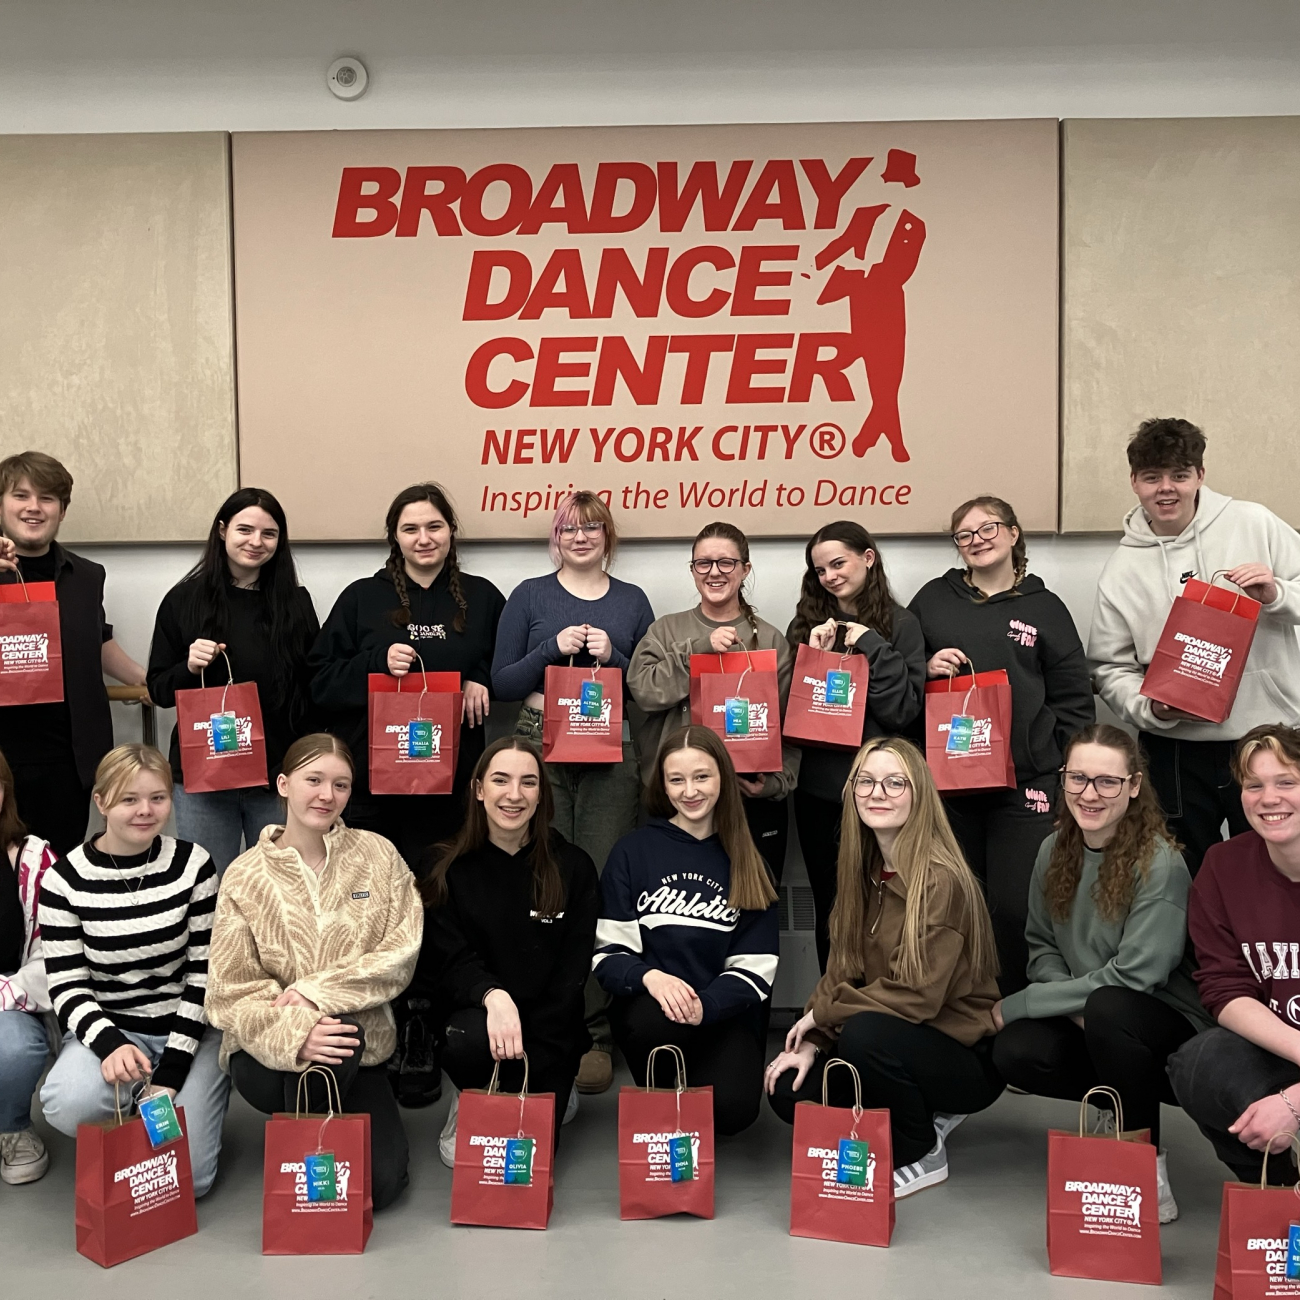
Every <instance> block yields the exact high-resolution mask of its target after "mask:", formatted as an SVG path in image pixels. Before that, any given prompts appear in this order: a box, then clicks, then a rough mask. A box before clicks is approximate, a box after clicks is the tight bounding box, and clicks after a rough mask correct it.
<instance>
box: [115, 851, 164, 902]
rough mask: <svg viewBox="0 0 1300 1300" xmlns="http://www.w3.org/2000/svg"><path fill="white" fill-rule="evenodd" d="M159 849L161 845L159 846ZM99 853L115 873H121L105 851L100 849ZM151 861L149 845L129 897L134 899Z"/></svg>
mask: <svg viewBox="0 0 1300 1300" xmlns="http://www.w3.org/2000/svg"><path fill="white" fill-rule="evenodd" d="M159 847H160V848H161V847H162V846H161V844H160V845H159ZM100 852H101V853H102V854H103V855H104V856H105V857H106V858H107V859H108V860H109V861H110V862H111V863H112V864H113V867H114V869H115V870H116V871H121V870H122V867H121V865H120V864H119V862H118V860H117V859H116V858H115V857H114V856H113V855H112V854H111V853H110V852H109V851H108V850H107V849H100ZM152 861H153V845H152V844H151V845H149V852H148V853H147V854H145V859H144V862H143V863H142V864H141V866H140V874H139V875H138V876H137V877H136V880H135V887H134V888H132V889H131V897H132V898H134V897H135V896H136V894H138V893H139V892H140V886H141V885H142V884H143V883H144V873H145V870H146V869H147V868H148V866H149V864H150V863H151V862H152Z"/></svg>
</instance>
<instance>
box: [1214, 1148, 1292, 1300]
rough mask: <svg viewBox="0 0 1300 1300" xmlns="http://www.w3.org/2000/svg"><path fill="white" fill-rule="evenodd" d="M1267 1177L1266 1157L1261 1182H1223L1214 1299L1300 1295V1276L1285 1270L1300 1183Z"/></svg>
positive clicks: (1264, 1299)
mask: <svg viewBox="0 0 1300 1300" xmlns="http://www.w3.org/2000/svg"><path fill="white" fill-rule="evenodd" d="M1286 1136H1287V1135H1286V1134H1285V1133H1279V1134H1278V1135H1277V1137H1275V1138H1273V1139H1271V1140H1270V1142H1269V1144H1268V1147H1267V1148H1266V1151H1267V1152H1271V1151H1272V1150H1273V1143H1274V1142H1276V1141H1277V1140H1278V1138H1282V1139H1285V1138H1286ZM1295 1141H1296V1139H1295V1138H1292V1139H1291V1142H1292V1143H1295ZM1267 1177H1268V1160H1267V1159H1265V1161H1264V1165H1263V1168H1262V1169H1261V1170H1260V1174H1259V1186H1258V1187H1256V1186H1255V1184H1254V1183H1224V1184H1223V1205H1222V1209H1221V1210H1220V1212H1219V1254H1218V1260H1217V1261H1216V1264H1215V1269H1214V1300H1271V1298H1272V1297H1274V1296H1300V1279H1292V1278H1288V1277H1287V1275H1286V1261H1287V1254H1288V1245H1289V1239H1290V1233H1291V1225H1292V1224H1293V1223H1300V1199H1298V1198H1300V1187H1269V1186H1267V1185H1266V1183H1265V1179H1267Z"/></svg>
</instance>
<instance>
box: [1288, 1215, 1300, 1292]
mask: <svg viewBox="0 0 1300 1300" xmlns="http://www.w3.org/2000/svg"><path fill="white" fill-rule="evenodd" d="M1286 1275H1287V1277H1289V1278H1291V1279H1292V1281H1294V1280H1295V1279H1296V1278H1300V1223H1293V1224H1292V1225H1291V1230H1290V1232H1289V1233H1288V1234H1287V1239H1286Z"/></svg>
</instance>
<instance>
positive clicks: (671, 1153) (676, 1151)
mask: <svg viewBox="0 0 1300 1300" xmlns="http://www.w3.org/2000/svg"><path fill="white" fill-rule="evenodd" d="M668 1158H669V1160H670V1161H671V1162H672V1163H671V1168H672V1171H673V1182H675V1183H689V1182H691V1181H692V1180H693V1179H694V1177H695V1153H694V1151H693V1149H692V1147H691V1135H690V1134H689V1133H680V1134H678V1135H677V1136H676V1137H671V1138H669V1139H668Z"/></svg>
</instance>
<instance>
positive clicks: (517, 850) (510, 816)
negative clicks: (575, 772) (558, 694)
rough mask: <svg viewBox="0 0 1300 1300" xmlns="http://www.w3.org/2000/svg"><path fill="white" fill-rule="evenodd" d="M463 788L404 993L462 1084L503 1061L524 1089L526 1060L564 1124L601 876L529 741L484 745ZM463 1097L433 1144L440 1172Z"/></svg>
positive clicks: (511, 1086) (450, 1155) (452, 1150)
mask: <svg viewBox="0 0 1300 1300" xmlns="http://www.w3.org/2000/svg"><path fill="white" fill-rule="evenodd" d="M470 789H471V791H472V797H473V802H472V803H471V804H470V806H469V813H468V815H467V816H466V818H465V824H464V826H462V827H461V830H460V834H459V835H457V837H456V838H455V840H453V841H452V842H451V843H450V844H446V845H443V846H442V851H441V856H440V857H439V859H438V861H437V863H436V864H435V866H434V869H433V873H432V875H431V876H429V877H428V879H427V880H426V881H425V882H424V884H423V885H422V886H421V890H420V892H421V894H422V895H423V898H424V903H425V907H426V909H427V910H426V911H425V914H424V941H423V943H422V944H421V947H420V961H419V964H418V966H417V967H416V973H415V981H414V983H413V984H412V989H413V991H414V992H416V993H418V994H420V995H421V996H423V997H426V998H428V999H429V1000H430V1001H431V1002H432V1003H433V1005H434V1008H435V1010H436V1014H437V1018H438V1020H439V1021H440V1022H441V1023H443V1024H444V1025H445V1030H444V1033H445V1037H446V1047H445V1049H444V1052H443V1058H442V1065H443V1069H445V1070H446V1071H447V1074H448V1075H449V1076H450V1078H451V1081H452V1083H454V1084H455V1085H456V1087H457V1088H458V1089H460V1090H461V1091H463V1090H464V1089H466V1088H486V1087H487V1085H488V1083H489V1081H490V1080H491V1078H492V1071H493V1069H494V1067H495V1066H496V1065H501V1066H502V1067H503V1068H502V1070H501V1088H502V1090H503V1091H518V1090H519V1088H521V1087H522V1086H523V1077H524V1074H523V1068H522V1058H523V1057H524V1056H525V1055H527V1058H528V1089H529V1091H530V1092H551V1093H554V1094H555V1104H556V1107H557V1108H558V1109H559V1110H560V1112H561V1114H562V1115H563V1116H564V1118H565V1119H568V1118H570V1117H571V1115H572V1114H573V1113H574V1112H575V1111H576V1109H577V1100H578V1098H577V1092H576V1091H575V1089H574V1079H575V1078H576V1077H577V1074H578V1065H579V1062H580V1061H581V1059H582V1056H583V1054H584V1053H585V1052H586V1051H587V1049H588V1048H589V1046H590V1045H591V1036H590V1035H589V1034H588V1032H587V1025H586V1012H585V1003H584V998H583V990H584V988H585V987H586V984H587V979H588V976H589V975H590V973H591V953H592V949H593V947H594V946H595V941H596V914H597V912H598V911H599V910H600V896H599V885H598V884H597V879H596V868H595V866H594V865H593V864H592V861H591V858H590V856H588V854H587V853H585V852H584V851H583V850H582V849H580V848H578V847H576V846H575V845H572V844H570V843H569V842H568V841H567V840H565V839H564V838H563V836H561V835H560V834H558V833H557V832H556V830H555V829H554V825H553V822H552V810H553V802H552V796H551V786H550V779H549V777H548V776H547V772H546V766H545V765H544V764H543V763H542V760H541V755H540V753H539V752H538V751H537V749H536V748H535V747H534V746H533V745H532V743H531V742H530V741H527V740H525V739H524V738H523V737H522V736H506V737H503V738H502V739H501V740H498V741H496V742H494V743H493V744H491V745H489V746H488V747H487V749H486V750H484V752H483V757H482V758H480V759H479V761H478V763H477V765H476V766H475V769H474V778H473V783H472V785H471V787H470ZM516 1062H518V1063H519V1064H516ZM459 1102H460V1098H459V1096H457V1097H456V1098H455V1099H454V1100H453V1101H452V1103H451V1109H450V1110H449V1112H448V1115H447V1122H446V1124H445V1125H444V1127H443V1130H442V1136H441V1138H440V1139H439V1143H438V1150H439V1154H440V1155H441V1156H442V1161H443V1163H444V1164H445V1165H448V1166H452V1165H454V1164H455V1163H456V1113H457V1110H458V1109H459ZM559 1118H560V1115H557V1116H556V1119H557V1120H558V1119H559ZM559 1135H560V1126H559V1124H558V1123H557V1124H556V1126H555V1136H556V1140H557V1142H558V1140H559Z"/></svg>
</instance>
